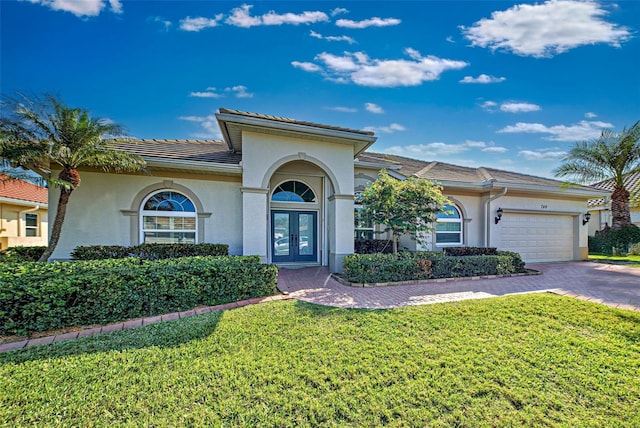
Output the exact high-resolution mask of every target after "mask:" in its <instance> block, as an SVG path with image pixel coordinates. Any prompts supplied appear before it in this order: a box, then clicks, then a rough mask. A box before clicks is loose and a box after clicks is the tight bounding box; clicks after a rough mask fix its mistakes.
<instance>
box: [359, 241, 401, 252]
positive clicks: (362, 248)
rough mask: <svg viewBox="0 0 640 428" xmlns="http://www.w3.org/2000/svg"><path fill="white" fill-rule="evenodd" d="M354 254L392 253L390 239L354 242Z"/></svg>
mask: <svg viewBox="0 0 640 428" xmlns="http://www.w3.org/2000/svg"><path fill="white" fill-rule="evenodd" d="M354 252H355V253H356V254H375V253H384V254H390V253H393V242H392V241H391V240H390V239H358V240H356V241H355V242H354Z"/></svg>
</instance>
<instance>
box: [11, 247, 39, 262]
mask: <svg viewBox="0 0 640 428" xmlns="http://www.w3.org/2000/svg"><path fill="white" fill-rule="evenodd" d="M46 249H47V247H41V246H34V247H9V248H7V249H6V250H2V251H0V262H6V263H15V262H37V261H38V259H39V258H40V256H41V255H42V254H43V253H44V251H45V250H46Z"/></svg>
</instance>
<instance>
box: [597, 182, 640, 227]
mask: <svg viewBox="0 0 640 428" xmlns="http://www.w3.org/2000/svg"><path fill="white" fill-rule="evenodd" d="M613 185H614V183H613V180H612V179H609V180H604V181H601V182H599V183H596V184H592V187H595V188H596V189H601V190H604V191H606V192H607V196H605V197H603V198H595V199H591V200H589V213H591V221H590V222H589V235H590V236H594V235H595V233H596V231H600V230H602V229H604V228H605V227H606V226H611V193H612V192H613ZM624 186H625V188H626V189H627V190H628V191H629V211H630V214H631V223H633V224H635V225H636V226H638V227H640V172H635V173H633V174H629V175H627V176H626V177H625V179H624Z"/></svg>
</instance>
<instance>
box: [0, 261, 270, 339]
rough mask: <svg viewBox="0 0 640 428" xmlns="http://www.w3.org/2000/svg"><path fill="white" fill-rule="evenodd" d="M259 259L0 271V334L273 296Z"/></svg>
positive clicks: (266, 271)
mask: <svg viewBox="0 0 640 428" xmlns="http://www.w3.org/2000/svg"><path fill="white" fill-rule="evenodd" d="M276 284H277V268H276V267H275V266H272V265H264V264H260V259H259V257H257V256H249V257H246V256H234V257H229V256H226V257H184V258H179V259H178V258H176V259H164V260H141V259H136V258H127V259H118V260H92V261H77V262H51V263H23V264H17V263H12V264H4V265H2V266H0V333H2V334H25V333H28V332H34V331H44V330H51V329H59V328H64V327H70V326H81V325H92V324H106V323H110V322H116V321H123V320H126V319H130V318H139V317H145V316H152V315H157V314H161V313H168V312H175V311H184V310H187V309H191V308H194V307H196V306H198V305H207V306H208V305H217V304H221V303H228V302H232V301H238V300H243V299H247V298H252V297H260V296H267V295H271V294H274V293H275V292H276Z"/></svg>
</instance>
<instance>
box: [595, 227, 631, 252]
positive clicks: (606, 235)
mask: <svg viewBox="0 0 640 428" xmlns="http://www.w3.org/2000/svg"><path fill="white" fill-rule="evenodd" d="M596 233H597V235H596V236H589V252H590V253H600V254H609V255H611V254H614V255H625V254H627V253H628V252H629V250H630V248H631V246H632V245H633V244H636V243H640V228H639V227H638V226H634V225H630V226H626V227H623V228H622V229H619V230H613V229H609V230H607V231H602V232H596Z"/></svg>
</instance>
